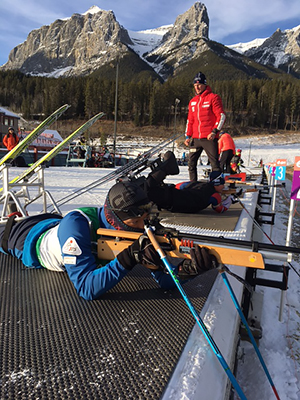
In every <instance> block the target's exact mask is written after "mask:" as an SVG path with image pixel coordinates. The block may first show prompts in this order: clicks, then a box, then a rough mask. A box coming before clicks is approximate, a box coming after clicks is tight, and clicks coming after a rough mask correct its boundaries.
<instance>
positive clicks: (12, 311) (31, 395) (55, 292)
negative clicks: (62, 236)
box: [0, 255, 217, 400]
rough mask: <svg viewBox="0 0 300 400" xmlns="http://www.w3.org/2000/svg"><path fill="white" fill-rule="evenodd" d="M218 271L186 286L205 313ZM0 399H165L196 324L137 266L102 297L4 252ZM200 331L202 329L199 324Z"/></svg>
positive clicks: (177, 298)
mask: <svg viewBox="0 0 300 400" xmlns="http://www.w3.org/2000/svg"><path fill="white" fill-rule="evenodd" d="M216 276H217V272H216V271H210V272H208V273H206V274H204V275H202V276H199V277H197V278H196V279H194V280H193V281H190V282H189V283H187V284H185V285H184V288H185V290H186V292H187V294H188V296H189V297H190V299H191V300H192V302H193V304H194V306H195V308H196V309H197V311H198V312H199V313H200V311H201V309H202V307H203V305H204V303H205V301H206V298H207V296H208V294H209V291H210V289H211V287H212V285H213V283H214V281H215V278H216ZM0 301H1V303H0V310H1V314H0V315H1V320H0V328H1V331H0V332H1V340H0V358H1V366H2V368H1V378H0V394H1V396H0V399H1V400H4V399H34V400H36V399H47V400H49V399H103V400H109V399H112V400H115V399H120V400H126V399H131V400H132V399H140V400H141V399H147V400H148V399H149V400H150V399H151V400H152V399H160V398H161V397H162V395H163V392H164V388H165V387H166V385H167V383H168V381H169V380H170V378H171V375H172V372H173V370H174V368H175V366H176V363H177V362H178V359H179V357H180V354H181V352H182V350H183V348H184V346H185V343H186V341H187V338H188V336H189V334H190V332H191V330H192V328H193V326H194V325H195V321H194V318H193V317H192V315H191V313H190V311H189V309H188V307H187V306H186V304H185V302H184V301H183V299H182V298H181V295H180V294H179V293H178V291H177V290H174V291H163V290H161V289H160V288H159V287H158V285H157V284H156V282H155V281H154V280H153V279H152V277H151V275H150V273H149V271H148V270H146V269H145V268H143V267H141V266H138V267H135V268H134V269H133V271H131V272H130V274H129V275H128V276H127V277H126V278H124V279H123V280H122V282H121V283H120V284H118V285H117V286H116V287H115V288H114V289H112V290H111V291H109V292H108V293H106V294H105V295H104V296H102V297H101V299H100V300H96V301H86V300H83V299H82V298H80V297H79V296H78V295H77V294H76V292H75V290H74V288H73V286H72V284H71V282H70V281H69V279H68V276H67V274H66V273H58V272H51V271H47V270H43V269H38V270H36V269H26V268H25V267H24V266H23V265H22V264H21V263H20V262H19V261H18V260H16V259H13V258H12V257H10V256H5V255H0ZM199 329H200V328H199Z"/></svg>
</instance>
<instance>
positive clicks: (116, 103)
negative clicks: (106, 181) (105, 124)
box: [113, 58, 119, 166]
mask: <svg viewBox="0 0 300 400" xmlns="http://www.w3.org/2000/svg"><path fill="white" fill-rule="evenodd" d="M118 86H119V58H117V64H116V96H115V122H114V150H113V151H114V166H116V141H117V119H118Z"/></svg>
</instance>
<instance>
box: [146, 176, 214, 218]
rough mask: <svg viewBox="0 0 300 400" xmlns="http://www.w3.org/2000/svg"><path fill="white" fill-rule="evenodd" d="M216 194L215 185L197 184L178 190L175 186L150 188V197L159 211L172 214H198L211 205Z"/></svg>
mask: <svg viewBox="0 0 300 400" xmlns="http://www.w3.org/2000/svg"><path fill="white" fill-rule="evenodd" d="M214 193H215V189H214V187H213V185H210V184H209V183H206V182H205V183H202V182H195V183H192V184H191V186H190V187H189V188H186V189H182V190H179V189H176V188H175V186H174V185H165V184H163V185H153V186H152V187H148V197H149V199H150V200H151V201H153V202H154V203H155V204H156V205H157V207H158V209H165V210H168V211H171V212H180V213H196V212H198V211H201V210H204V209H205V208H206V207H208V206H209V204H211V196H212V194H214Z"/></svg>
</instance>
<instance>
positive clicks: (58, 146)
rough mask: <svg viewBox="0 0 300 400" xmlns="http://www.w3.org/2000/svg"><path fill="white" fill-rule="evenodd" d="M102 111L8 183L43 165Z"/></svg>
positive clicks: (15, 181)
mask: <svg viewBox="0 0 300 400" xmlns="http://www.w3.org/2000/svg"><path fill="white" fill-rule="evenodd" d="M103 116H104V113H103V112H101V113H99V114H96V115H95V116H94V117H92V118H91V119H89V120H88V121H87V122H85V123H84V124H83V125H81V126H80V127H79V128H78V129H76V130H75V131H74V132H73V133H71V134H70V135H69V136H68V137H67V138H66V139H64V140H63V141H62V142H61V143H59V144H58V145H56V146H55V147H54V148H53V149H52V150H50V151H49V152H48V153H47V154H45V155H44V156H43V157H41V158H40V159H39V160H37V161H36V162H35V163H34V164H32V165H31V166H30V167H29V168H28V169H26V170H25V171H24V172H23V173H22V174H21V175H19V176H17V177H15V178H14V179H12V180H11V181H10V182H9V183H19V182H20V181H22V180H23V179H24V178H27V177H29V176H30V175H31V174H33V173H34V172H35V170H36V169H37V168H38V167H39V166H41V165H43V164H44V163H46V162H49V161H50V160H51V159H52V158H54V157H55V156H56V155H57V154H58V153H59V152H61V151H62V150H63V149H64V148H65V147H66V146H68V145H69V144H70V143H71V142H72V140H74V139H75V138H76V137H78V136H79V135H82V134H83V133H84V132H85V131H86V130H87V129H88V128H90V127H91V126H92V125H93V124H94V123H95V122H96V121H98V119H100V118H102V117H103Z"/></svg>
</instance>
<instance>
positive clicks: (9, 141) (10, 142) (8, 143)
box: [3, 126, 20, 151]
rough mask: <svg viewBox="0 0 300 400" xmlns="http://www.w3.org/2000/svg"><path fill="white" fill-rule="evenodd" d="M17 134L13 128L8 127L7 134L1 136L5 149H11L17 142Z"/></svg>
mask: <svg viewBox="0 0 300 400" xmlns="http://www.w3.org/2000/svg"><path fill="white" fill-rule="evenodd" d="M19 140H20V139H19V136H18V135H17V134H16V133H15V130H14V128H13V127H12V126H10V127H9V128H8V133H7V135H5V136H4V138H3V144H4V146H5V147H6V148H7V150H9V151H10V150H12V149H13V148H14V147H16V145H17V144H18V143H19Z"/></svg>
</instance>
